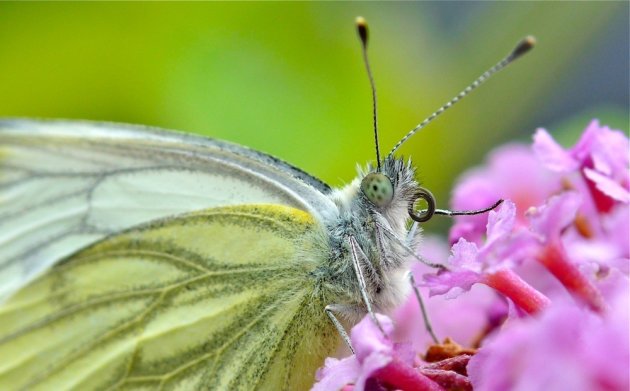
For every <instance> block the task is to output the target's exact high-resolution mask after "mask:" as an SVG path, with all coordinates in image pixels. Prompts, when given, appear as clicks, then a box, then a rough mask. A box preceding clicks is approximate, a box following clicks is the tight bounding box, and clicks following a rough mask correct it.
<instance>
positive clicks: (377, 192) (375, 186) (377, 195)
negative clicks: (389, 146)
mask: <svg viewBox="0 0 630 391" xmlns="http://www.w3.org/2000/svg"><path fill="white" fill-rule="evenodd" d="M361 191H362V192H363V194H365V196H366V197H367V198H368V200H370V202H371V203H372V204H374V205H376V206H378V207H381V208H382V207H385V206H387V205H389V203H390V202H392V198H394V185H393V184H392V181H391V180H390V179H389V178H388V177H387V176H386V175H384V174H381V173H377V172H373V173H371V174H367V175H366V176H365V178H363V181H361Z"/></svg>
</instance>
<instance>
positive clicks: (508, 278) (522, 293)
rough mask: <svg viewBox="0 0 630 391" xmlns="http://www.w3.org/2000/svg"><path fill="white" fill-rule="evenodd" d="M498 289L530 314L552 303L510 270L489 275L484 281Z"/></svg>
mask: <svg viewBox="0 0 630 391" xmlns="http://www.w3.org/2000/svg"><path fill="white" fill-rule="evenodd" d="M483 282H484V283H485V284H486V285H488V286H490V287H492V288H494V289H496V290H497V291H499V292H500V293H502V294H503V295H505V296H506V297H508V298H509V299H510V300H512V301H513V302H514V304H516V305H517V306H519V307H520V308H522V309H523V310H524V311H525V312H527V313H528V314H535V313H537V312H539V311H541V310H543V309H545V308H547V307H548V306H549V305H550V304H551V301H550V300H549V299H548V298H547V296H545V295H543V294H542V293H540V292H539V291H537V290H536V289H534V288H533V287H532V286H531V285H529V284H528V283H526V282H525V281H524V280H523V279H522V278H520V277H519V276H518V275H517V274H516V273H514V272H513V271H512V270H509V269H503V270H499V271H498V272H496V273H491V274H487V275H486V277H485V278H484V281H483Z"/></svg>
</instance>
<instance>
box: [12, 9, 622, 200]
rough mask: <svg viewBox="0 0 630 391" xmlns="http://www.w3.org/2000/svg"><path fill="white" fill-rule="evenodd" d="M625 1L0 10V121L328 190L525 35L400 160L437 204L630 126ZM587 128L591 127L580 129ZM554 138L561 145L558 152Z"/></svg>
mask: <svg viewBox="0 0 630 391" xmlns="http://www.w3.org/2000/svg"><path fill="white" fill-rule="evenodd" d="M628 14H629V9H628V2H547V3H544V2H504V3H501V2H421V3H389V2H388V3H361V2H351V3H7V2H3V3H0V53H2V55H1V56H0V86H1V87H0V88H1V93H0V115H1V116H23V117H53V118H82V119H92V120H105V121H118V122H131V123H141V124H147V125H154V126H160V127H165V128H172V129H180V130H184V131H188V132H194V133H200V134H205V135H208V136H211V137H216V138H222V139H226V140H230V141H233V142H236V143H240V144H243V145H247V146H250V147H252V148H255V149H258V150H262V151H265V152H268V153H271V154H273V155H276V156H278V157H280V158H282V159H284V160H287V161H289V162H291V163H293V164H294V165H296V166H298V167H300V168H302V169H304V170H306V171H308V172H310V173H312V174H313V175H315V176H317V177H320V178H322V179H323V180H325V181H327V182H328V183H330V184H331V185H334V186H340V185H343V184H344V183H346V182H348V181H350V180H351V179H352V178H353V177H354V174H355V165H356V163H360V164H364V163H365V162H367V161H370V160H373V159H374V148H373V139H372V129H371V120H372V119H371V102H370V92H369V84H368V81H367V77H366V75H365V71H364V69H363V64H362V63H361V55H360V50H359V43H358V39H357V37H356V33H355V31H354V25H353V23H354V18H355V16H357V15H362V16H364V17H366V19H367V20H368V22H369V23H370V28H371V30H370V31H371V42H370V56H371V59H372V67H373V70H374V72H375V79H376V83H377V88H378V92H379V113H380V125H381V148H382V149H383V153H386V152H387V151H389V149H390V148H391V146H393V144H394V143H395V142H396V141H397V140H398V139H399V138H400V137H401V136H402V135H403V134H405V133H406V132H407V131H408V130H409V129H411V128H412V127H414V126H415V125H416V124H417V123H418V122H420V121H421V120H422V119H423V118H424V117H425V116H427V115H428V114H430V113H431V112H432V111H434V110H435V109H436V108H437V107H439V106H440V105H441V104H443V103H444V102H446V101H447V100H448V99H450V98H451V97H452V96H453V95H454V94H456V93H457V92H459V91H460V90H461V89H462V88H463V87H465V86H466V85H467V84H468V83H470V82H471V81H472V80H473V79H474V78H475V77H476V76H478V75H479V74H481V73H482V72H483V71H485V70H486V68H487V67H489V66H491V65H493V64H494V62H496V61H497V60H499V59H500V58H501V57H502V56H504V55H505V54H507V53H508V52H509V51H510V50H511V49H512V47H513V46H514V44H515V43H516V42H517V41H519V40H520V39H521V38H522V37H524V36H525V35H528V34H532V35H535V36H536V37H537V39H538V42H539V45H538V47H537V48H536V49H535V50H534V51H533V52H532V53H531V54H529V55H527V56H525V57H524V58H523V59H521V60H519V61H518V62H517V63H515V64H514V65H513V66H512V67H510V68H508V69H507V70H505V71H504V72H502V73H501V74H499V75H497V76H496V77H495V79H494V80H492V81H490V82H489V83H488V84H487V85H486V86H484V87H482V88H481V89H480V90H479V91H476V92H475V93H474V94H473V95H472V96H471V97H469V98H468V99H466V100H465V101H464V102H462V103H461V104H459V105H458V106H457V107H456V108H453V109H452V110H449V111H448V113H447V114H445V115H444V116H443V117H442V118H440V119H439V120H437V121H436V122H435V123H434V124H433V125H431V126H430V127H429V128H427V129H426V130H424V131H423V132H422V134H419V135H417V136H415V137H414V138H413V139H412V140H411V141H410V142H409V143H408V144H407V145H406V146H405V147H403V148H402V153H403V154H405V155H408V156H411V157H413V158H414V161H415V163H416V164H417V166H418V167H419V170H420V177H421V179H422V180H423V182H424V184H425V185H426V186H427V187H429V188H431V189H433V190H434V192H435V194H436V195H437V197H438V199H439V201H440V202H439V203H440V205H441V206H446V204H447V199H448V194H449V189H450V188H451V187H452V186H453V182H454V180H455V178H456V177H457V175H458V174H459V173H461V172H462V171H463V170H465V169H466V167H469V166H471V165H474V164H479V163H480V162H481V161H482V160H483V156H484V155H485V154H486V153H487V152H488V151H489V150H490V149H492V148H493V147H494V146H497V145H498V144H500V143H504V142H506V141H509V140H514V139H520V140H522V141H525V142H527V141H528V139H529V137H530V135H531V134H532V133H533V131H534V129H535V128H536V127H539V126H543V127H547V128H549V129H550V130H551V131H552V132H553V131H554V130H557V129H561V128H565V129H566V128H567V126H563V125H562V124H563V123H564V124H567V123H569V122H565V121H571V123H572V124H575V123H577V121H576V120H575V119H576V118H580V119H581V118H584V121H582V123H581V125H579V124H578V125H576V126H578V127H579V128H577V129H568V130H567V131H569V132H571V131H573V132H575V133H576V134H577V133H579V132H580V131H581V130H582V128H583V127H584V126H586V124H587V122H588V121H587V119H586V118H589V116H593V115H594V116H598V117H600V119H601V120H602V122H603V123H608V124H611V125H614V126H616V127H619V128H622V129H624V130H627V129H628V63H629V59H628V35H629V33H628V25H629V23H628ZM587 114H588V116H587ZM565 138H567V137H565Z"/></svg>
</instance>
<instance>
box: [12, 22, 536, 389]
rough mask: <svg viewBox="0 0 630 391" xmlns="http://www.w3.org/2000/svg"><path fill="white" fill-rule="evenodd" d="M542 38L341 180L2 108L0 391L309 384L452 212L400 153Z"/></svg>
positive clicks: (250, 155) (129, 129) (162, 137)
mask: <svg viewBox="0 0 630 391" xmlns="http://www.w3.org/2000/svg"><path fill="white" fill-rule="evenodd" d="M358 29H359V35H360V37H361V40H362V43H363V53H364V55H365V60H366V65H367V68H368V74H369V75H370V80H372V77H371V73H370V70H369V63H368V62H367V54H366V53H367V52H366V46H367V27H366V25H365V22H364V21H363V20H359V22H358ZM528 45H529V46H531V42H530V43H526V44H523V43H521V44H520V45H519V46H518V47H517V49H515V50H514V51H513V52H512V53H511V54H510V55H509V56H508V57H507V58H506V59H504V60H502V62H499V63H498V64H497V65H496V66H495V67H493V68H491V69H490V71H488V72H486V73H484V74H483V75H482V76H481V77H480V78H479V79H478V80H477V81H475V83H473V85H472V86H471V87H468V88H467V89H466V90H464V92H462V94H460V95H458V97H456V98H454V99H453V100H452V101H451V102H449V103H447V105H445V106H443V107H442V108H441V109H440V110H438V111H437V112H436V113H434V114H433V115H432V116H431V117H429V118H428V119H427V120H425V121H423V123H421V124H420V125H419V126H418V127H416V128H415V129H414V130H412V131H411V132H410V133H409V134H408V135H407V136H405V138H403V139H402V140H401V142H399V143H398V144H397V145H396V146H395V147H394V148H393V149H392V151H391V152H390V153H389V154H388V155H387V156H386V157H385V158H383V159H381V158H380V156H379V155H378V139H377V142H376V145H377V159H376V164H375V165H368V166H367V168H366V169H365V170H363V171H361V172H360V173H359V175H358V177H357V178H356V179H355V180H354V181H353V182H352V183H350V184H349V185H347V186H346V187H344V188H341V189H332V188H331V187H329V186H328V185H327V184H325V183H324V182H322V181H320V180H319V179H317V178H315V177H313V176H311V175H309V174H307V173H305V172H303V171H301V170H300V169H298V168H296V167H293V166H292V165H290V164H288V163H285V162H283V161H281V160H279V159H276V158H274V157H272V156H269V155H267V154H264V153H261V152H257V151H254V150H251V149H248V148H246V147H242V146H238V145H234V144H231V143H228V142H224V141H218V140H213V139H209V138H205V137H198V136H192V135H187V134H182V133H177V132H172V131H164V130H159V129H153V128H148V127H140V126H132V125H121V124H114V123H95V122H81V121H55V120H21V119H17V120H1V121H0V303H1V304H0V389H3V390H12V389H16V390H17V389H29V390H38V389H46V390H50V389H55V390H57V389H80V390H90V389H230V390H233V389H269V390H280V389H284V390H300V389H308V388H309V387H310V386H311V384H312V383H313V380H314V373H315V370H316V369H317V368H318V367H319V366H321V365H322V362H323V359H324V358H325V357H326V356H328V355H330V354H331V353H333V352H334V351H335V349H336V347H337V345H338V343H339V341H340V338H339V335H341V336H342V337H343V339H345V340H346V342H347V343H349V341H348V337H347V334H346V332H345V331H344V330H345V329H347V327H349V326H351V325H352V323H354V322H356V321H357V320H358V319H360V318H361V317H362V316H363V315H365V314H366V313H367V314H370V315H373V314H374V313H375V312H384V311H387V310H388V309H391V308H393V307H394V306H396V305H397V304H398V303H400V302H401V300H403V299H404V297H405V296H406V295H407V293H408V291H409V283H408V280H407V277H406V272H407V270H408V264H409V262H410V261H411V260H413V259H414V257H416V256H415V253H416V249H417V245H418V238H419V230H416V229H415V225H416V224H417V223H418V222H423V221H425V220H427V219H428V218H430V217H431V216H432V215H433V214H440V213H441V214H449V213H451V214H452V213H453V212H448V211H443V210H439V209H436V207H435V200H434V198H433V197H432V196H431V194H430V192H428V191H427V190H425V189H423V188H422V187H420V185H419V184H418V182H417V181H416V179H415V175H414V174H415V169H414V166H413V165H412V163H411V161H410V160H408V161H405V160H404V159H403V158H400V157H396V156H395V155H394V152H396V150H397V149H398V147H400V145H401V144H402V143H403V142H404V141H405V140H407V139H408V138H409V137H410V136H411V135H412V134H414V133H415V132H417V131H418V130H419V129H420V128H422V127H424V126H425V125H426V124H427V123H428V122H430V121H431V120H432V119H433V118H435V117H436V116H437V115H439V114H440V113H441V112H442V111H444V110H446V109H447V108H449V107H450V106H451V105H452V104H453V103H455V102H456V101H457V100H459V99H461V98H462V97H463V96H464V95H466V94H467V93H468V92H470V91H471V90H472V89H473V88H475V87H476V86H477V85H478V84H480V83H481V82H483V81H484V80H485V79H487V78H488V76H489V75H490V74H491V73H494V72H496V71H498V70H500V69H501V68H503V67H504V66H505V65H507V63H509V62H511V61H512V60H513V59H515V58H516V57H518V56H520V54H522V53H521V52H524V51H526V50H525V49H527V46H528ZM375 113H376V107H375ZM375 122H376V117H375ZM375 134H376V135H378V133H377V131H376V127H375ZM420 199H423V200H425V201H426V203H427V205H428V206H427V208H426V209H425V210H422V211H420V212H418V211H417V210H416V209H415V203H416V201H418V200H420ZM410 221H414V222H415V223H414V227H413V229H412V230H409V222H410Z"/></svg>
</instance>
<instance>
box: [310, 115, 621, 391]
mask: <svg viewBox="0 0 630 391" xmlns="http://www.w3.org/2000/svg"><path fill="white" fill-rule="evenodd" d="M628 146H629V143H628V138H627V137H626V136H625V135H624V134H623V133H621V132H619V131H614V130H610V129H609V128H607V127H602V126H600V125H599V124H598V122H597V121H593V122H592V123H591V124H590V125H589V127H588V128H587V129H586V131H585V132H584V134H583V135H582V137H581V138H580V140H579V141H578V142H577V144H576V145H575V146H573V147H572V148H569V149H564V148H563V147H561V146H560V145H558V144H557V143H556V142H555V141H554V140H553V139H552V138H551V136H550V135H549V134H548V133H547V132H545V131H544V130H538V132H537V133H536V135H535V141H534V145H533V148H529V147H526V146H518V145H509V146H506V147H503V148H500V149H499V150H497V151H496V152H494V153H493V154H492V155H491V158H490V159H489V163H488V165H487V166H486V167H483V168H477V169H475V170H473V171H470V172H469V173H467V174H466V175H465V177H464V179H463V181H462V182H461V184H460V185H458V186H457V188H456V190H455V192H454V196H453V206H454V209H456V210H463V209H480V208H483V207H486V206H488V205H491V204H492V203H494V202H495V201H496V200H497V199H499V198H503V199H506V201H505V202H504V203H503V205H501V206H500V207H499V208H497V209H496V210H493V211H491V212H489V213H487V214H482V215H477V216H462V217H458V218H456V223H455V225H454V226H453V228H452V230H451V232H450V241H451V243H454V244H453V245H452V248H451V253H450V255H449V254H448V251H447V249H446V248H445V246H443V245H441V244H439V243H438V244H436V241H435V240H427V241H425V243H424V244H423V246H422V247H421V249H420V252H421V255H422V257H423V258H425V259H428V260H430V261H432V262H436V263H441V264H444V265H446V266H447V270H441V271H439V272H437V273H436V272H435V270H434V269H428V268H427V267H426V266H424V265H420V264H418V265H414V266H413V268H412V270H413V273H414V275H415V276H416V281H422V282H421V284H420V285H421V286H420V291H421V293H422V294H425V295H426V294H427V293H428V294H429V296H430V297H429V298H426V297H425V305H426V307H427V308H428V310H429V316H430V318H432V320H433V329H434V330H435V332H436V334H437V335H438V336H439V338H445V337H455V340H457V341H459V342H463V343H464V344H465V346H468V347H472V349H470V348H464V349H462V348H461V347H459V346H458V347H457V349H455V350H450V348H449V346H450V347H452V346H457V345H449V343H447V342H445V343H444V344H442V345H432V346H431V347H430V348H429V350H426V349H427V347H428V345H429V344H430V339H429V335H428V333H427V331H426V330H425V325H424V324H423V319H422V316H421V314H420V311H419V305H418V302H417V300H416V298H415V296H414V295H412V296H411V297H410V299H409V300H408V301H407V302H406V303H404V304H403V306H401V307H400V308H398V309H397V310H396V311H395V319H396V320H397V323H398V324H397V326H396V327H394V324H393V323H392V322H391V321H390V320H389V318H386V317H384V316H382V315H377V316H378V317H379V320H380V322H381V323H382V325H383V328H384V329H385V333H384V334H383V333H382V332H381V331H380V330H379V329H378V327H376V326H375V325H374V324H373V323H372V320H371V319H370V318H369V317H366V318H365V319H364V320H363V321H362V322H361V323H359V324H358V325H357V326H356V327H355V328H353V330H352V333H351V337H352V344H353V346H354V347H355V349H356V355H355V356H351V357H347V358H344V359H342V360H337V359H328V360H327V361H326V365H325V367H324V368H322V369H320V371H319V372H318V375H317V379H318V383H316V385H315V386H314V389H315V390H328V389H330V390H343V391H353V390H355V389H356V390H364V389H369V390H379V391H388V390H400V389H403V390H404V389H429V390H433V389H435V390H437V389H448V390H470V389H471V388H472V386H473V385H474V387H475V389H481V390H489V391H494V390H513V389H521V390H529V389H535V390H537V389H545V390H578V391H579V390H602V391H604V390H606V391H617V390H627V389H628V388H629V387H630V381H629V380H628V378H629V372H630V370H629V369H628V368H629V365H630V362H629V361H630V358H629V356H630V352H629V350H630V349H629V346H628V344H629V342H630V341H629V332H630V330H629V321H630V320H629V319H628V305H629V302H628V301H629V299H628V298H629V296H630V279H629V272H630V248H629V246H630V191H629V183H630V167H629V160H628ZM445 260H446V261H445ZM421 274H422V275H423V277H422V278H418V277H419V276H420V275H421ZM464 292H466V294H465V295H462V293H464ZM550 299H551V300H550ZM552 300H553V302H552ZM506 304H507V305H506ZM584 304H586V305H584ZM527 314H528V315H529V316H527ZM393 338H396V339H395V340H396V341H404V342H405V343H399V344H396V343H394V342H393V341H394V339H393ZM479 344H481V346H482V348H481V349H480V350H479V351H477V352H476V353H475V349H474V348H475V347H477V346H479ZM425 351H426V352H427V353H426V355H424V356H423V355H422V352H425ZM432 352H441V353H438V354H437V355H433V353H432ZM447 352H448V353H447ZM421 357H424V359H425V360H427V361H437V362H424V361H423V359H421Z"/></svg>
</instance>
